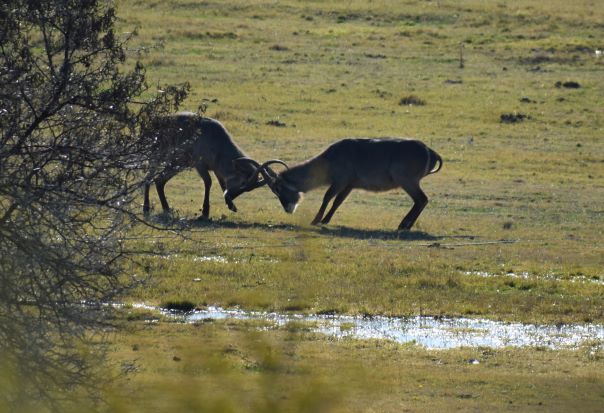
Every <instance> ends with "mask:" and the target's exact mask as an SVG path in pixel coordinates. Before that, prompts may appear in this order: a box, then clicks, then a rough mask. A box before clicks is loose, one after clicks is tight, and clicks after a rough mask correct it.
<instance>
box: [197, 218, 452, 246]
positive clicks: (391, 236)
mask: <svg viewBox="0 0 604 413" xmlns="http://www.w3.org/2000/svg"><path fill="white" fill-rule="evenodd" d="M189 225H190V227H191V228H232V229H246V228H250V229H251V228H255V229H266V230H267V231H274V230H282V231H292V232H299V233H311V234H312V233H315V234H322V235H329V236H332V237H340V238H354V239H361V240H363V239H381V240H404V241H435V240H439V239H442V238H443V237H442V236H437V235H432V234H429V233H427V232H424V231H396V230H374V229H360V228H351V227H344V226H337V227H326V226H321V227H309V226H299V225H292V224H283V223H277V224H270V223H258V222H235V221H229V220H226V219H219V220H212V219H209V220H190V221H189Z"/></svg>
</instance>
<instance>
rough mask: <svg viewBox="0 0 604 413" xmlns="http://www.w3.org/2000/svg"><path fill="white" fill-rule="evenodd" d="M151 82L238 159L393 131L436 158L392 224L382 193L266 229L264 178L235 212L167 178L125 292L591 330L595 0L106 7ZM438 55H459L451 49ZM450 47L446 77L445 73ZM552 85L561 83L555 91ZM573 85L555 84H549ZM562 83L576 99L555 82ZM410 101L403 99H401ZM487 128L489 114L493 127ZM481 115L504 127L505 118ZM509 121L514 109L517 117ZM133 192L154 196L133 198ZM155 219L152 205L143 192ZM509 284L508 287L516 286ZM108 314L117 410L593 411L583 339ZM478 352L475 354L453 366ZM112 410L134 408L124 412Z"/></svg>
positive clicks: (597, 88)
mask: <svg viewBox="0 0 604 413" xmlns="http://www.w3.org/2000/svg"><path fill="white" fill-rule="evenodd" d="M118 6H119V7H118V14H119V16H120V17H121V21H120V24H121V26H122V28H123V30H124V31H125V32H127V31H132V30H134V29H135V28H136V30H137V32H138V36H137V37H136V38H135V40H134V42H132V43H131V45H130V47H131V53H132V57H138V58H140V59H141V60H142V61H143V62H144V63H145V65H146V67H147V74H148V77H149V79H150V81H151V82H152V84H153V83H155V82H158V83H176V82H184V81H188V82H190V83H191V85H192V94H191V97H190V99H189V100H188V102H187V104H186V105H185V106H186V107H185V108H184V109H189V110H196V108H197V107H198V106H199V105H200V104H204V105H207V111H206V114H207V115H209V116H211V117H214V118H217V119H219V120H220V121H222V122H223V123H224V125H225V126H226V127H227V128H228V130H229V131H230V132H231V133H232V135H233V136H234V138H235V140H236V141H237V143H238V144H239V145H240V146H241V147H242V148H243V149H244V150H245V151H246V152H247V153H248V154H249V155H250V156H251V157H253V158H255V159H258V160H260V161H263V160H267V159H270V158H275V157H278V158H281V159H283V160H284V161H286V162H288V163H295V162H297V161H302V160H304V159H306V158H308V157H310V156H312V155H314V154H317V153H318V152H319V151H321V150H322V149H323V148H325V147H326V146H327V145H328V144H330V143H331V142H333V141H335V140H337V139H340V138H344V137H353V136H354V137H379V136H397V137H413V138H418V139H421V140H423V141H424V142H426V143H427V144H428V145H429V146H430V147H432V148H433V149H434V150H436V151H437V152H438V153H439V154H440V155H441V156H442V157H443V159H444V166H443V169H442V170H441V171H440V172H439V173H437V174H435V175H432V176H430V177H428V178H426V179H425V180H424V181H423V188H424V190H425V192H426V193H427V194H428V197H429V198H430V203H429V204H428V206H427V207H426V209H425V211H424V212H423V214H422V215H421V217H420V218H419V220H418V222H417V224H416V226H415V227H414V229H413V230H412V231H411V232H409V233H397V232H396V231H395V229H396V227H397V226H398V223H399V222H400V220H401V218H402V216H403V215H404V214H405V213H406V212H407V210H408V209H409V208H410V207H411V200H410V199H409V198H408V197H407V196H406V195H405V194H404V193H403V192H402V191H392V192H387V193H379V194H377V193H367V192H362V191H356V192H353V193H352V195H351V196H350V197H349V198H348V199H347V200H346V202H345V203H344V205H343V206H342V207H341V208H340V209H339V210H338V212H337V214H336V215H335V216H334V218H333V220H332V223H331V224H330V225H328V226H325V227H322V228H321V227H313V226H310V225H309V222H310V221H311V219H312V217H313V216H314V214H315V213H316V210H317V209H318V207H319V205H320V201H321V199H322V196H323V191H321V190H318V191H314V192H310V193H308V194H306V195H305V199H304V201H303V203H302V204H301V205H300V207H299V208H298V211H297V212H296V214H294V215H287V214H286V213H285V212H284V211H283V210H282V208H281V206H280V205H279V202H278V201H277V199H276V198H275V197H274V195H273V194H272V193H270V191H269V190H268V189H266V188H262V189H259V190H257V191H255V192H252V193H249V194H245V195H243V196H242V197H241V198H239V199H237V201H236V204H237V206H238V208H239V212H238V213H236V214H235V213H232V212H230V211H229V210H228V209H227V208H226V205H224V202H223V200H222V197H221V193H220V189H219V186H218V185H217V184H216V185H214V186H213V188H212V199H211V204H212V210H211V221H209V222H201V223H198V222H195V221H193V219H194V218H195V217H196V216H197V215H198V214H199V209H200V207H201V201H202V196H203V184H202V182H201V180H200V179H199V178H198V177H197V175H196V174H195V173H194V172H192V171H190V172H186V173H182V174H181V175H179V176H178V177H177V178H175V179H174V180H172V181H171V182H170V183H169V184H168V186H167V190H166V191H167V196H168V199H169V200H170V201H171V204H172V206H173V207H174V208H175V209H176V212H175V214H174V219H173V220H166V219H162V218H160V217H158V216H156V217H153V219H152V220H153V222H155V223H158V225H160V226H165V227H166V228H171V229H168V230H163V231H157V230H152V229H149V228H146V227H143V226H141V227H140V228H137V229H136V230H135V231H133V234H132V238H133V240H132V242H131V247H132V249H133V251H140V252H142V253H141V254H140V255H138V256H137V261H139V262H140V263H141V264H143V265H141V266H137V267H133V268H132V271H133V272H136V273H137V275H138V276H140V277H147V276H150V277H149V281H148V283H146V284H145V286H144V287H142V288H140V289H137V290H134V291H132V292H131V293H130V294H129V296H128V297H126V299H125V301H126V302H131V303H138V302H144V303H148V304H151V305H166V304H168V303H191V304H192V305H194V306H197V307H204V306H207V305H219V306H223V307H229V308H230V307H235V306H239V307H241V308H244V309H248V310H265V311H283V312H296V313H319V312H335V313H341V314H367V315H392V316H408V315H434V316H452V317H455V316H466V317H478V318H490V319H496V320H504V321H514V322H529V323H548V324H558V323H590V322H593V323H598V324H600V325H601V324H602V323H604V284H603V283H604V269H603V268H604V248H603V247H602V244H601V240H602V235H603V234H602V232H603V229H604V225H603V219H602V218H603V212H604V209H603V206H602V205H604V202H603V201H604V180H603V178H604V145H603V143H602V137H603V133H604V106H603V105H602V99H603V97H604V84H603V83H602V75H603V72H604V56H602V55H601V53H600V54H597V53H596V51H597V50H599V51H601V50H602V49H604V40H603V39H602V33H603V31H604V24H603V23H602V22H603V21H604V5H602V4H600V3H599V2H597V1H587V0H585V1H576V2H565V1H558V0H554V1H548V2H534V1H528V0H524V1H523V0H518V1H499V2H494V1H493V2H485V1H478V0H474V1H472V0H464V1H452V0H451V1H438V2H436V1H405V2H394V1H379V0H375V1H355V0H350V1H329V2H321V1H309V2H299V1H280V2H275V1H240V0H229V1H184V0H183V1H124V0H122V1H119V2H118ZM460 45H461V46H460ZM460 50H462V52H463V68H461V67H460ZM572 82H574V83H572ZM572 86H575V87H572ZM577 86H578V87H577ZM410 96H411V97H416V98H419V99H420V100H421V101H423V103H424V104H422V105H417V104H414V105H408V104H405V103H404V102H405V98H408V97H410ZM502 115H504V118H505V119H509V120H511V121H510V122H504V121H502ZM505 115H508V116H507V117H506V116H505ZM521 115H525V116H524V117H523V116H521ZM152 197H155V193H154V192H153V193H152ZM152 199H154V200H155V201H154V202H155V212H156V213H159V212H160V208H159V203H158V201H157V200H156V198H152ZM518 275H521V276H518ZM150 318H153V316H152V315H150V314H147V313H146V312H145V311H132V312H131V313H130V314H129V315H125V316H124V322H123V324H124V328H123V330H121V331H120V332H119V333H118V334H117V335H116V337H115V340H114V343H113V344H114V346H113V350H112V352H111V353H110V355H111V360H112V363H113V364H112V365H114V366H115V368H116V369H117V370H119V369H121V371H123V372H126V373H125V374H124V375H123V377H122V378H121V379H120V385H119V386H116V387H115V388H113V389H110V393H112V394H114V395H115V397H114V399H112V400H113V401H112V402H111V403H112V406H113V407H114V409H115V410H118V409H121V410H122V411H139V410H140V411H149V409H150V408H151V409H152V410H154V411H173V410H175V409H176V410H183V411H202V410H203V411H233V412H238V411H309V412H314V411H338V412H339V411H342V412H344V411H359V412H399V411H450V410H461V411H533V410H534V411H548V412H550V411H571V410H574V411H598V410H601V408H602V407H601V406H602V405H604V373H602V372H604V354H603V351H604V350H603V346H602V343H597V342H590V343H586V344H585V346H584V347H582V348H579V349H577V350H573V351H570V350H559V351H558V350H547V349H543V348H520V349H513V348H506V349H498V350H496V349H488V348H466V349H458V350H448V351H433V350H425V349H422V348H420V347H417V346H414V345H412V344H408V345H399V344H394V343H390V342H386V341H357V340H341V341H337V340H335V341H334V340H332V339H329V338H327V337H324V336H321V335H317V334H314V333H310V332H308V330H307V329H306V328H305V327H304V325H299V326H290V327H288V328H280V329H276V330H273V329H270V330H269V331H262V332H260V333H259V332H258V331H257V330H258V325H256V324H255V323H246V322H229V321H214V322H205V323H196V324H193V325H185V324H179V323H174V322H170V321H169V320H166V319H162V321H160V322H159V323H150V322H149V319H150ZM469 360H479V361H480V364H478V365H475V364H472V363H469ZM132 400H134V402H133V401H132Z"/></svg>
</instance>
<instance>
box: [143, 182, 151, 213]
mask: <svg viewBox="0 0 604 413" xmlns="http://www.w3.org/2000/svg"><path fill="white" fill-rule="evenodd" d="M150 187H151V184H150V183H149V182H145V186H144V188H143V214H145V215H149V211H150V209H151V208H150V206H149V188H150Z"/></svg>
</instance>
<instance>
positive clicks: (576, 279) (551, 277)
mask: <svg viewBox="0 0 604 413" xmlns="http://www.w3.org/2000/svg"><path fill="white" fill-rule="evenodd" d="M463 274H464V275H473V276H476V277H482V278H493V277H508V278H518V279H522V280H546V281H556V282H560V281H568V282H572V283H588V284H597V285H604V279H602V277H601V276H600V277H598V278H589V277H586V276H584V275H573V276H572V277H571V278H562V277H560V276H557V275H555V274H546V275H543V276H538V275H534V274H530V273H528V272H526V271H523V272H513V271H507V272H502V273H492V272H487V271H464V272H463Z"/></svg>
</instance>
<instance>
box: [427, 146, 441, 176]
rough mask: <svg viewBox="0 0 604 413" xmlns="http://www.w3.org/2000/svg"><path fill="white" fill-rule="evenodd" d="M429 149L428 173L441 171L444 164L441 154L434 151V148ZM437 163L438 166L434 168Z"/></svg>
mask: <svg viewBox="0 0 604 413" xmlns="http://www.w3.org/2000/svg"><path fill="white" fill-rule="evenodd" d="M428 150H429V151H430V169H429V171H428V175H430V174H435V173H436V172H438V171H440V168H442V166H443V158H441V157H440V155H439V154H437V153H436V152H434V151H433V150H432V149H430V148H428ZM437 163H438V167H436V169H434V167H435V166H436V164H437Z"/></svg>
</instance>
